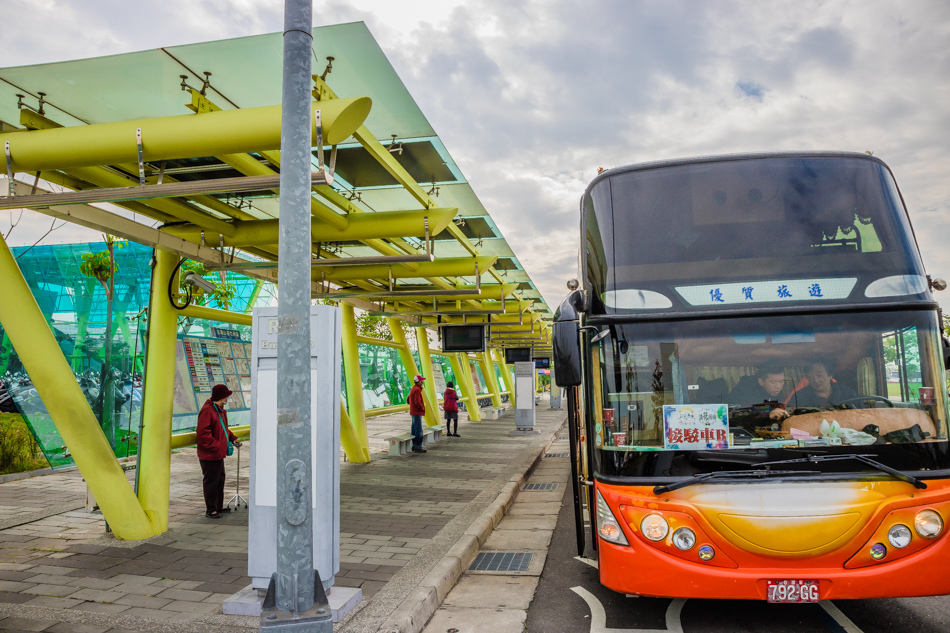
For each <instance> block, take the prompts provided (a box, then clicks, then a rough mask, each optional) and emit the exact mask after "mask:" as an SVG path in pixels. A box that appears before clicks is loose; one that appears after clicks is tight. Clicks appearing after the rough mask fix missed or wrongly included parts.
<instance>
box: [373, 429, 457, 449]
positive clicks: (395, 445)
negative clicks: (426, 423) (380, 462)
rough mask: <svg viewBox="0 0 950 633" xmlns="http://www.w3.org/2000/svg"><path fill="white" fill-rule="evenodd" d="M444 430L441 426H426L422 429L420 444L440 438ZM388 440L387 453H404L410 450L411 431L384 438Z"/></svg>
mask: <svg viewBox="0 0 950 633" xmlns="http://www.w3.org/2000/svg"><path fill="white" fill-rule="evenodd" d="M444 433H445V430H444V429H443V428H442V427H441V426H433V427H426V428H424V429H422V445H423V446H431V445H432V444H435V443H436V442H438V441H439V440H441V439H442V437H443V435H444ZM386 441H387V442H389V452H388V453H387V454H388V455H405V454H406V453H409V452H412V433H403V434H402V435H396V436H395V437H390V438H388V439H387V440H386Z"/></svg>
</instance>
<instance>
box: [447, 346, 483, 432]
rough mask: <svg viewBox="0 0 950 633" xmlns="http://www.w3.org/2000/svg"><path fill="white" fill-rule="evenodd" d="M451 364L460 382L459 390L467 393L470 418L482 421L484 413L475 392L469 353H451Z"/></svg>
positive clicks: (474, 420)
mask: <svg viewBox="0 0 950 633" xmlns="http://www.w3.org/2000/svg"><path fill="white" fill-rule="evenodd" d="M448 356H449V364H450V365H451V366H452V373H453V374H455V379H456V381H457V382H458V385H457V386H458V390H459V391H460V392H461V393H462V394H463V395H465V397H466V399H467V400H468V402H467V403H466V404H465V409H466V411H468V419H469V420H471V421H472V422H481V421H482V415H481V411H480V410H479V408H478V394H476V393H475V381H473V380H472V370H471V365H469V364H468V355H466V354H449V355H448Z"/></svg>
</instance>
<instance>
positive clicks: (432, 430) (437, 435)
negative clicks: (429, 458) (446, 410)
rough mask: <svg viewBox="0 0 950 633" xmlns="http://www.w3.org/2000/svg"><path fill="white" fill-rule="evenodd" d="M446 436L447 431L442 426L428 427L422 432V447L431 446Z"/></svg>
mask: <svg viewBox="0 0 950 633" xmlns="http://www.w3.org/2000/svg"><path fill="white" fill-rule="evenodd" d="M444 434H445V429H443V428H442V427H441V426H432V427H427V428H425V429H423V430H422V445H423V446H431V445H432V444H435V443H436V442H438V441H439V440H441V439H442V436H443V435H444Z"/></svg>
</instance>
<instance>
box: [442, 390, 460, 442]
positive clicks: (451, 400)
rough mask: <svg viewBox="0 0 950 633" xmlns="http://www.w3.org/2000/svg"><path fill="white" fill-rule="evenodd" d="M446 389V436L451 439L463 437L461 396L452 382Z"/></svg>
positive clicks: (443, 400)
mask: <svg viewBox="0 0 950 633" xmlns="http://www.w3.org/2000/svg"><path fill="white" fill-rule="evenodd" d="M445 387H446V389H445V393H443V394H442V409H443V410H445V434H446V435H448V436H450V437H462V436H461V435H459V396H458V394H457V393H455V383H453V382H452V381H451V380H450V381H449V382H448V383H446V385H445ZM453 421H454V422H455V433H453V432H452V422H453Z"/></svg>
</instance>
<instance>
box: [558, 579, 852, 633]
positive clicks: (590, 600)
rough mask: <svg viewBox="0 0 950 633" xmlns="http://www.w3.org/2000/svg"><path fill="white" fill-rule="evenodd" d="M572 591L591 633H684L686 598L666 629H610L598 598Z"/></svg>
mask: <svg viewBox="0 0 950 633" xmlns="http://www.w3.org/2000/svg"><path fill="white" fill-rule="evenodd" d="M571 591H573V592H574V593H576V594H577V595H579V596H580V597H581V598H583V599H584V602H586V603H587V607H588V608H589V609H590V633H683V625H682V624H681V623H680V613H681V612H682V611H683V605H684V604H686V600H685V599H684V598H677V599H676V600H673V601H672V602H670V606H669V607H667V609H666V628H665V629H608V628H607V612H606V611H605V610H604V605H603V604H601V602H600V600H598V599H597V596H595V595H594V594H592V593H591V592H589V591H587V590H586V589H584V588H583V587H571ZM848 633H851V632H850V631H849V632H848Z"/></svg>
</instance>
